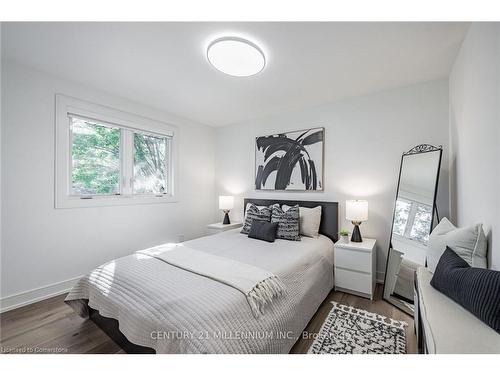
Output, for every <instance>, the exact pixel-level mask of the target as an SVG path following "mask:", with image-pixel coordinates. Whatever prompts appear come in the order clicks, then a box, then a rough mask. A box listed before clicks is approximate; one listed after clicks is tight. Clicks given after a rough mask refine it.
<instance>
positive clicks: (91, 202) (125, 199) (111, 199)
mask: <svg viewBox="0 0 500 375" xmlns="http://www.w3.org/2000/svg"><path fill="white" fill-rule="evenodd" d="M178 201H179V200H178V199H177V197H176V196H173V195H165V196H163V197H157V196H134V197H132V196H123V195H121V196H106V197H93V198H92V199H82V198H79V197H64V198H60V199H56V204H55V208H85V207H106V206H131V205H138V204H161V203H177V202H178Z"/></svg>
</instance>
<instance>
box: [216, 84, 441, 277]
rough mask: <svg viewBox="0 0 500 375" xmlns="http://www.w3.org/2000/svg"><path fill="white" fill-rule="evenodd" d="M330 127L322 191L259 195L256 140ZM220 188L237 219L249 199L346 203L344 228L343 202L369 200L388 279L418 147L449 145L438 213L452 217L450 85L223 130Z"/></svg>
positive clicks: (372, 230) (370, 231)
mask: <svg viewBox="0 0 500 375" xmlns="http://www.w3.org/2000/svg"><path fill="white" fill-rule="evenodd" d="M318 126H323V127H325V129H326V130H325V138H326V141H325V171H324V173H325V174H324V185H325V191H324V192H311V193H304V192H287V193H283V192H269V191H267V192H264V191H256V190H254V184H253V182H254V168H255V166H254V147H255V137H256V136H260V135H267V134H273V133H276V132H285V131H291V130H300V129H306V128H312V127H318ZM216 142H217V148H216V189H217V192H218V193H219V194H226V193H227V194H234V195H236V196H238V197H239V199H238V200H237V202H235V205H236V204H238V206H237V207H235V210H233V211H232V213H231V215H232V217H233V219H237V218H238V217H241V215H242V201H243V199H242V198H243V197H254V198H283V199H286V198H288V199H308V200H328V201H337V202H339V203H340V217H341V219H342V220H341V224H340V225H341V227H345V228H349V229H351V227H352V226H351V225H350V223H348V222H346V221H345V220H343V218H344V217H345V211H344V206H345V200H346V199H351V198H365V199H367V200H368V201H369V216H370V217H369V221H368V222H366V223H363V225H362V226H361V232H362V234H363V235H365V236H366V237H374V238H377V240H378V246H377V248H378V261H377V269H378V271H379V274H378V278H379V279H381V278H382V277H383V276H382V274H381V272H383V270H384V269H385V262H386V252H387V247H388V243H389V235H390V230H391V220H392V210H393V205H394V199H395V194H396V184H397V178H398V173H399V164H400V158H401V154H402V153H403V152H404V151H407V150H408V149H410V148H411V147H412V146H414V145H417V144H419V143H431V144H434V145H439V144H441V145H443V146H444V149H445V151H444V153H443V157H444V160H443V163H442V172H443V173H442V174H441V181H440V191H439V202H438V205H439V210H440V214H441V215H448V207H449V197H448V168H447V167H448V159H447V156H448V155H447V154H448V151H447V150H448V82H447V80H442V81H436V82H429V83H424V84H418V85H413V86H409V87H404V88H400V89H396V90H390V91H384V92H380V93H376V94H373V95H368V96H364V97H358V98H354V99H350V100H345V101H341V102H336V103H332V104H327V105H323V106H319V107H315V108H311V109H307V110H303V111H297V112H293V113H286V114H280V115H275V116H272V117H267V118H264V119H259V120H254V121H249V122H246V123H242V124H238V125H234V126H229V127H224V128H219V129H217V137H216Z"/></svg>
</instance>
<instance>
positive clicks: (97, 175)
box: [72, 120, 120, 194]
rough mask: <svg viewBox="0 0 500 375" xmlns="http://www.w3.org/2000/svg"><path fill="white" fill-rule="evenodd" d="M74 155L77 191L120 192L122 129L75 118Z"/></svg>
mask: <svg viewBox="0 0 500 375" xmlns="http://www.w3.org/2000/svg"><path fill="white" fill-rule="evenodd" d="M72 157H73V176H72V178H73V193H75V194H117V193H119V191H120V189H119V179H120V130H119V129H113V128H108V127H104V126H99V125H95V124H91V123H88V122H84V121H81V120H74V122H73V148H72Z"/></svg>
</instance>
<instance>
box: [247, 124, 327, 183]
mask: <svg viewBox="0 0 500 375" xmlns="http://www.w3.org/2000/svg"><path fill="white" fill-rule="evenodd" d="M324 133H325V129H324V128H313V129H309V130H301V131H294V132H289V133H282V134H275V135H268V136H262V137H257V138H256V139H255V188H256V189H257V190H323V144H324Z"/></svg>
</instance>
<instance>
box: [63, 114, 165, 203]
mask: <svg viewBox="0 0 500 375" xmlns="http://www.w3.org/2000/svg"><path fill="white" fill-rule="evenodd" d="M120 134H121V130H120V129H116V128H110V127H106V126H102V125H99V124H95V123H91V122H88V121H85V120H80V119H73V123H72V136H73V144H72V160H73V174H72V179H73V193H74V194H84V195H86V194H88V195H98V194H100V195H110V194H119V193H120V182H119V181H120V175H121V174H120ZM166 155H167V140H166V138H165V137H158V136H153V135H147V134H142V133H134V193H164V192H165V191H166V189H167V186H166V181H167V178H166V177H167V168H166V162H165V161H166Z"/></svg>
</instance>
